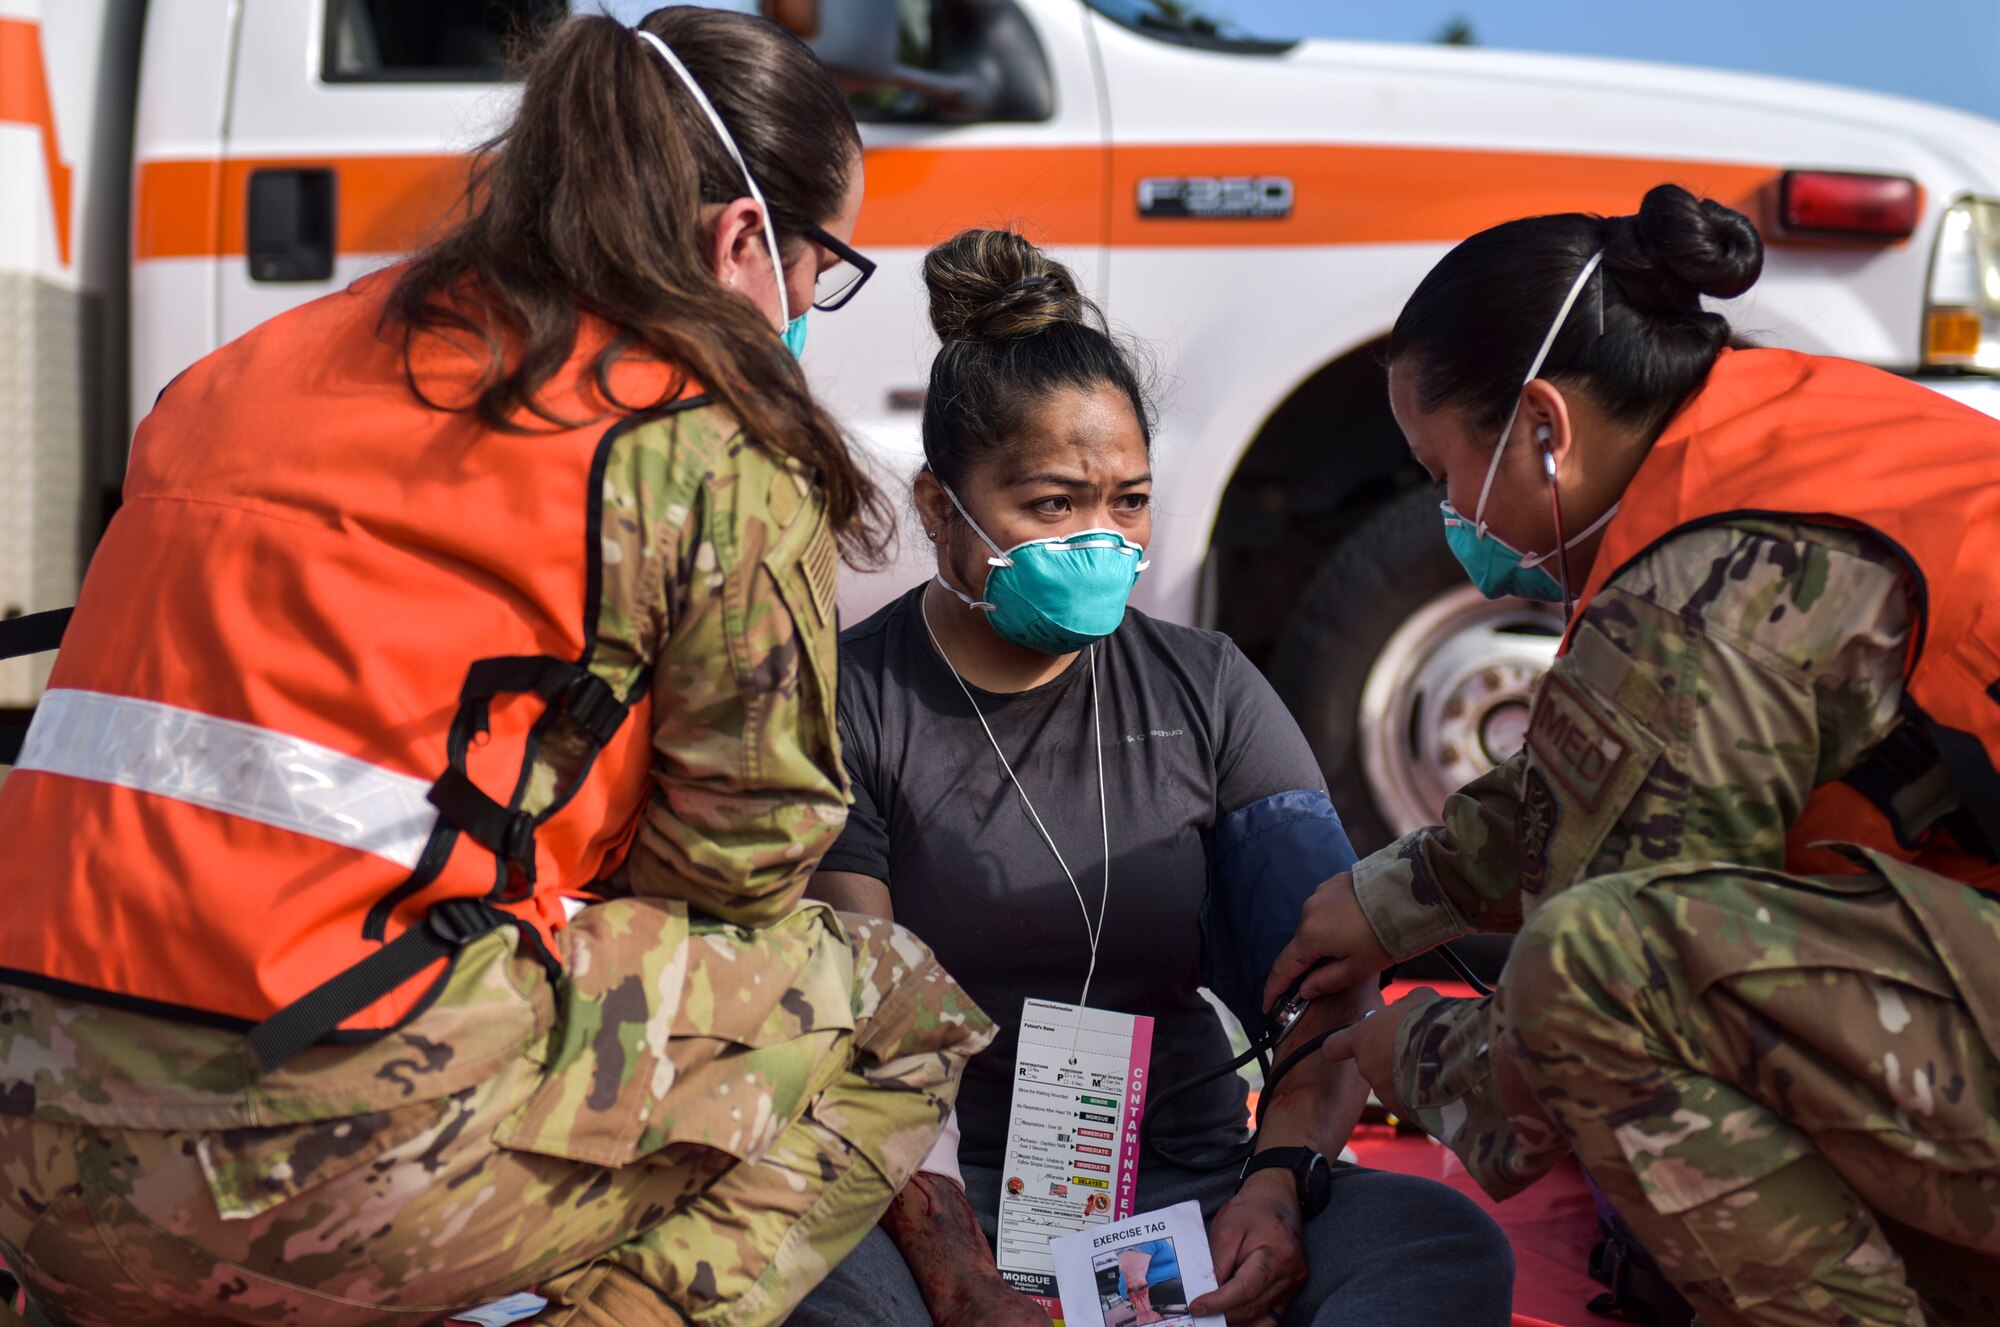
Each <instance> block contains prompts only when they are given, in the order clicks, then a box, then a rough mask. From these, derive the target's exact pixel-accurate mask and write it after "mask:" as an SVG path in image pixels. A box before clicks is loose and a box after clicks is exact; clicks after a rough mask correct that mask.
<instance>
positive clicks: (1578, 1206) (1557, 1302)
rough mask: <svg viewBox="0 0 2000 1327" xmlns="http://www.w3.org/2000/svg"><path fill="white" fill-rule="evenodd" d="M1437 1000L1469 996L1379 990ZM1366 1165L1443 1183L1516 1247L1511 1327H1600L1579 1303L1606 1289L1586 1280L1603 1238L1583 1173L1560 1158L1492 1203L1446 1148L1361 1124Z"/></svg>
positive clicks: (1358, 1148)
mask: <svg viewBox="0 0 2000 1327" xmlns="http://www.w3.org/2000/svg"><path fill="white" fill-rule="evenodd" d="M1420 985H1423V986H1429V987H1430V988H1431V989H1432V990H1435V991H1436V992H1437V993H1438V994H1440V995H1447V996H1455V997H1464V996H1470V995H1471V994H1472V993H1473V992H1472V991H1471V989H1470V988H1468V987H1465V986H1461V985H1459V984H1457V983H1455V982H1442V981H1440V982H1397V983H1395V984H1394V985H1392V986H1390V987H1389V988H1388V989H1387V990H1385V991H1383V992H1382V998H1383V1000H1384V1001H1394V1000H1396V999H1398V998H1400V997H1401V996H1403V995H1405V994H1407V993H1408V992H1410V991H1412V990H1415V989H1416V988H1417V987H1418V986H1420ZM1351 1141H1352V1146H1353V1148H1354V1151H1355V1153H1356V1155H1358V1156H1359V1157H1360V1158H1361V1163H1362V1164H1363V1165H1365V1166H1374V1167H1376V1168H1377V1169H1380V1170H1398V1171H1402V1172H1403V1173H1404V1174H1408V1175H1422V1176H1424V1177H1425V1178H1427V1179H1434V1180H1441V1181H1443V1182H1444V1183H1446V1184H1449V1185H1451V1187H1452V1188H1454V1189H1457V1190H1458V1191H1459V1192H1460V1193H1463V1194H1464V1195H1465V1196H1466V1197H1468V1198H1470V1199H1472V1200H1473V1201H1474V1202H1476V1203H1478V1204H1479V1205H1480V1206H1481V1207H1483V1208H1485V1209H1486V1211H1487V1212H1488V1213H1489V1214H1490V1215H1491V1216H1492V1217H1493V1219H1494V1220H1495V1221H1498V1222H1499V1223H1500V1227H1501V1229H1503V1230H1505V1231H1506V1232H1507V1238H1508V1239H1509V1240H1511V1241H1512V1242H1513V1245H1514V1261H1515V1264H1516V1269H1517V1270H1516V1271H1515V1275H1514V1314H1515V1317H1514V1327H1602V1324H1603V1323H1604V1321H1605V1320H1604V1319H1602V1318H1599V1317H1596V1316H1595V1315H1593V1314H1591V1313H1590V1312H1589V1311H1588V1310H1587V1309H1585V1308H1584V1305H1585V1304H1587V1303H1589V1302H1590V1301H1591V1300H1592V1299H1594V1298H1596V1297H1597V1295H1598V1294H1599V1293H1601V1292H1602V1291H1603V1289H1604V1287H1603V1286H1601V1285H1599V1284H1598V1283H1597V1282H1595V1281H1593V1280H1591V1279H1590V1271H1589V1259H1590V1250H1591V1247H1592V1246H1593V1245H1595V1244H1596V1243H1597V1242H1598V1240H1599V1239H1600V1238H1602V1236H1601V1235H1600V1234H1599V1233H1598V1229H1597V1212H1596V1209H1595V1208H1594V1207H1593V1206H1592V1204H1591V1200H1590V1190H1589V1189H1588V1188H1587V1187H1585V1185H1584V1182H1583V1171H1582V1170H1581V1169H1580V1168H1579V1167H1578V1166H1577V1164H1576V1161H1575V1159H1574V1158H1565V1159H1564V1160H1563V1162H1562V1164H1561V1165H1559V1166H1557V1167H1556V1168H1555V1169H1554V1170H1553V1171H1551V1172H1550V1173H1549V1174H1547V1175H1545V1176H1543V1177H1542V1179H1541V1180H1539V1181H1537V1182H1536V1183H1535V1184H1533V1185H1531V1186H1529V1188H1528V1189H1527V1191H1526V1192H1524V1193H1521V1194H1517V1195H1516V1196H1515V1197H1512V1198H1509V1199H1508V1200H1507V1201H1506V1202H1504V1203H1496V1202H1494V1201H1493V1200H1492V1199H1491V1198H1488V1197H1487V1196H1486V1193H1485V1191H1484V1190H1483V1189H1481V1188H1480V1187H1479V1185H1478V1184H1476V1183H1474V1182H1473V1179H1472V1177H1471V1176H1470V1175H1468V1174H1466V1171H1465V1167H1464V1165H1462V1164H1461V1163H1460V1162H1459V1159H1458V1158H1457V1157H1455V1156H1453V1155H1452V1153H1451V1151H1450V1150H1449V1149H1447V1148H1444V1147H1441V1146H1439V1145H1438V1144H1437V1143H1434V1142H1432V1141H1431V1140H1430V1139H1428V1138H1424V1137H1420V1136H1417V1135H1411V1134H1404V1135H1400V1136H1399V1135H1397V1134H1396V1133H1395V1132H1394V1131H1393V1130H1391V1129H1387V1128H1382V1127H1377V1126H1369V1125H1363V1126H1362V1127H1361V1128H1359V1129H1356V1130H1355V1131H1354V1137H1353V1139H1352V1140H1351Z"/></svg>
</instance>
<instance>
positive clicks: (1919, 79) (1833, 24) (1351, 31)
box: [1197, 0, 2000, 120]
mask: <svg viewBox="0 0 2000 1327" xmlns="http://www.w3.org/2000/svg"><path fill="white" fill-rule="evenodd" d="M1197 3H1198V4H1199V6H1200V7H1201V8H1202V9H1203V10H1204V11H1206V12H1208V13H1211V14H1214V15H1215V16H1217V17H1219V18H1225V19H1230V20H1233V21H1234V22H1235V23H1236V24H1237V25H1238V26H1239V27H1242V28H1244V29H1245V30H1247V31H1250V32H1254V33H1258V34H1260V35H1269V36H1291V37H1302V36H1304V37H1347V38H1355V39H1359V40H1364V41H1428V40H1430V39H1431V38H1433V37H1434V36H1436V35H1437V33H1438V32H1439V31H1440V30H1441V29H1443V28H1444V27H1445V25H1446V24H1447V23H1449V22H1451V21H1452V20H1453V19H1455V18H1463V19H1465V20H1466V21H1468V22H1470V23H1471V25H1472V29H1473V33H1474V35H1475V36H1476V38H1477V39H1478V42H1479V44H1480V45H1482V46H1496V47H1503V48H1507V49H1512V50H1533V51H1559V52H1563V53H1566V54H1572V55H1616V56H1627V57H1631V58H1635V59H1642V60H1664V61H1668V62H1671V63H1674V64H1697V65H1710V66H1714V67H1717V68H1725V69H1743V70H1749V71H1752V72H1756V73H1769V74H1785V75H1789V76H1791V77H1795V78H1812V79H1819V80H1822V81H1824V82H1829V83H1846V84H1850V85H1852V86H1855V87H1865V88H1874V89H1877V90H1879V91H1883V92H1894V93H1897V94H1899V95H1902V96H1908V97H1918V98H1921V99H1923V100H1925V101H1937V102H1943V103H1945V104H1946V105H1950V106H1958V107H1962V108H1964V109H1966V110H1970V111H1976V112H1978V113H1980V114H1982V115H1987V116H1991V117H1993V118H1994V119H1996V120H2000V0H1902V3H1894V2H1893V0H1888V2H1885V0H1647V2H1645V3H1640V2H1639V0H1197Z"/></svg>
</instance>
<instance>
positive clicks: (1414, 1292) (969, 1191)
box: [788, 1162, 1514, 1327]
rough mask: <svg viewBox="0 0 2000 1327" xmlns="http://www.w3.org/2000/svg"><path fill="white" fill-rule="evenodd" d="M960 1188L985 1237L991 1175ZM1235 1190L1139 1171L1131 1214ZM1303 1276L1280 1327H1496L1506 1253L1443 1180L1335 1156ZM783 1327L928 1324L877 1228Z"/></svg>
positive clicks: (974, 1177) (1214, 1181) (971, 1177)
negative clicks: (1329, 1194)
mask: <svg viewBox="0 0 2000 1327" xmlns="http://www.w3.org/2000/svg"><path fill="white" fill-rule="evenodd" d="M964 1170H965V1192H966V1196H967V1197H968V1198H970V1199H971V1200H972V1210H973V1211H975V1212H977V1213H978V1214H979V1224H980V1226H981V1227H982V1228H983V1229H984V1230H985V1231H986V1239H987V1242H988V1243H989V1244H990V1243H991V1242H992V1241H993V1235H994V1226H995V1223H996V1220H997V1214H998V1212H999V1210H1000V1172H999V1171H998V1170H997V1169H994V1168H992V1167H987V1166H966V1167H964ZM1235 1191H1236V1172H1235V1169H1234V1168H1233V1167H1232V1168H1229V1169H1225V1170H1216V1171H1188V1170H1181V1169H1179V1168H1178V1167H1174V1166H1165V1165H1153V1166H1142V1167H1140V1170H1139V1195H1138V1209H1137V1210H1139V1211H1141V1212H1148V1211H1152V1210H1154V1209H1156V1208H1161V1207H1171V1206H1173V1205H1174V1204H1175V1203H1181V1202H1186V1201H1187V1200H1188V1199H1190V1198H1192V1199H1194V1200H1195V1201H1197V1202H1199V1203H1200V1204H1201V1210H1202V1214H1203V1215H1204V1216H1211V1217H1212V1216H1214V1215H1215V1212H1216V1209H1218V1208H1220V1207H1221V1206H1222V1204H1223V1203H1225V1202H1227V1201H1228V1199H1229V1197H1230V1195H1231V1194H1233V1193H1234V1192H1235ZM1305 1234H1306V1263H1307V1266H1308V1267H1309V1268H1310V1269H1311V1273H1312V1279H1311V1280H1310V1281H1308V1282H1307V1283H1306V1288H1305V1289H1304V1290H1303V1291H1301V1292H1300V1293H1299V1297H1298V1298H1297V1299H1296V1300H1294V1301H1292V1307H1291V1311H1290V1312H1288V1313H1287V1314H1286V1315H1285V1317H1284V1322H1283V1327H1335V1325H1336V1324H1338V1327H1438V1324H1440V1323H1450V1324H1452V1327H1506V1324H1507V1323H1508V1321H1509V1320H1510V1318H1511V1313H1510V1311H1509V1305H1510V1304H1511V1303H1512V1302H1513V1295H1514V1252H1513V1250H1512V1249H1511V1248H1510V1247H1509V1246H1508V1243H1507V1237H1506V1236H1505V1235H1504V1234H1502V1233H1501V1231H1500V1227H1499V1226H1497V1225H1495V1224H1494V1222H1493V1219H1492V1218H1491V1217H1489V1216H1487V1215H1486V1213H1484V1212H1482V1211H1481V1210H1480V1209H1479V1207H1478V1205H1477V1204H1476V1203H1474V1202H1473V1201H1472V1200H1471V1199H1469V1198H1467V1197H1465V1196H1464V1195H1463V1194H1461V1193H1459V1192H1457V1191H1456V1190H1454V1189H1452V1188H1451V1187H1449V1186H1448V1185H1444V1184H1439V1183H1437V1182H1436V1181H1434V1180H1426V1179H1420V1178H1418V1177H1416V1176H1414V1175H1398V1174H1395V1173H1394V1172H1391V1171H1384V1170H1368V1169H1365V1168H1363V1167H1361V1166H1351V1165H1346V1164H1343V1163H1339V1162H1336V1163H1335V1164H1334V1167H1333V1201H1332V1202H1330V1203H1328V1204H1327V1208H1326V1211H1324V1212H1322V1213H1320V1214H1319V1216H1317V1217H1316V1218H1314V1219H1313V1220H1312V1221H1310V1222H1308V1223H1307V1224H1306V1232H1305ZM788 1322H789V1323H791V1324H792V1327H863V1325H864V1324H865V1325H866V1327H931V1318H930V1314H929V1313H928V1312H926V1311H925V1308H924V1299H923V1295H922V1294H921V1293H919V1292H918V1290H917V1284H916V1281H915V1280H914V1279H912V1277H911V1276H910V1269H909V1268H908V1267H907V1266H906V1265H905V1264H904V1262H903V1255H902V1254H901V1253H899V1252H898V1251H897V1249H896V1246H895V1244H894V1243H893V1242H892V1241H891V1240H890V1239H889V1237H888V1235H886V1234H884V1233H883V1231H882V1228H881V1227H880V1226H877V1227H875V1229H873V1230H871V1231H869V1232H868V1234H867V1236H866V1237H865V1238H864V1239H863V1240H862V1241H861V1244H860V1246H859V1247H858V1248H856V1249H855V1250H854V1252H853V1253H851V1254H849V1255H848V1256H847V1259H846V1261H844V1262H842V1263H841V1264H840V1265H839V1266H838V1267H836V1268H834V1269H833V1274H832V1275H830V1276H829V1277H827V1279H826V1280H825V1281H823V1282H821V1283H820V1286H819V1288H818V1289H816V1290H814V1291H813V1292H812V1294H810V1295H808V1296H806V1299H805V1302H804V1303H803V1304H801V1305H799V1307H798V1309H797V1310H796V1311H794V1312H793V1314H792V1316H791V1318H790V1319H788Z"/></svg>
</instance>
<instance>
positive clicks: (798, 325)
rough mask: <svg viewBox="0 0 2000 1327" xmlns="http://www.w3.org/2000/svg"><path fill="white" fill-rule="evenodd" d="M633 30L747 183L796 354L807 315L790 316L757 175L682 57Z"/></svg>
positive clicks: (768, 211)
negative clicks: (677, 81)
mask: <svg viewBox="0 0 2000 1327" xmlns="http://www.w3.org/2000/svg"><path fill="white" fill-rule="evenodd" d="M633 31H634V32H636V33H638V34H639V39H640V40H641V41H643V42H645V43H646V44H647V45H649V46H651V47H652V48H653V49H654V50H656V51H658V52H659V53H660V58H661V59H662V60H665V61H666V62H667V65H668V67H669V68H671V69H672V70H673V71H674V72H675V73H676V74H679V75H680V76H681V82H683V83H685V84H687V90H688V91H689V92H690V93H692V94H694V100H695V104H696V105H697V106H700V107H701V110H702V114H704V115H706V116H707V117H708V122H709V123H710V124H711V125H713V126H715V136H716V137H717V138H719V139H721V140H722V150H723V151H725V152H727V153H728V154H729V159H730V160H731V161H733V162H735V163H736V169H737V170H740V171H742V172H743V183H744V184H745V185H747V186H749V189H750V200H751V201H752V202H754V203H755V204H757V211H758V212H759V213H761V214H762V217H763V221H764V244H765V245H766V247H768V248H769V249H770V251H771V273H772V279H773V280H775V281H776V282H777V285H778V325H779V326H780V327H781V328H783V329H784V337H785V344H786V345H788V346H790V345H791V344H792V342H793V340H794V339H796V340H797V342H798V345H797V346H796V347H794V349H793V351H792V353H793V354H797V353H798V352H799V350H802V349H804V348H805V340H806V338H805V331H804V329H805V321H806V316H805V314H803V313H801V314H800V315H799V316H798V317H797V318H794V317H792V302H791V300H790V299H788V298H787V297H786V295H785V264H784V260H783V259H781V258H779V257H778V231H777V228H776V227H775V226H773V225H772V224H771V208H770V205H769V204H768V203H766V202H765V201H764V191H763V190H762V189H759V188H758V187H757V180H756V177H755V176H753V175H751V174H750V167H749V166H748V165H746V164H745V163H744V160H743V154H742V153H741V152H739V151H737V150H736V140H735V139H734V138H733V137H731V136H730V133H729V126H728V125H726V124H724V123H723V122H722V117H721V116H720V115H718V114H716V110H715V106H714V104H713V103H712V102H710V101H709V99H708V94H707V93H705V92H703V91H702V90H701V84H699V83H697V82H695V81H694V75H693V74H691V73H689V72H688V67H687V66H686V65H684V64H682V63H681V58H680V57H679V56H678V55H675V54H674V52H673V48H672V47H670V46H668V45H667V44H666V43H665V42H663V41H661V40H660V39H659V38H658V37H655V36H654V35H653V34H652V33H650V32H648V31H646V30H645V29H644V28H634V29H633Z"/></svg>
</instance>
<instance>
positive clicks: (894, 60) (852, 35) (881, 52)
mask: <svg viewBox="0 0 2000 1327" xmlns="http://www.w3.org/2000/svg"><path fill="white" fill-rule="evenodd" d="M764 12H765V15H766V16H767V17H769V18H771V19H772V20H773V21H775V22H778V23H781V24H783V25H784V26H785V27H786V28H787V29H789V30H790V31H792V32H794V33H797V34H798V35H799V36H800V37H802V38H804V39H805V41H806V43H807V44H808V45H810V46H811V47H812V48H813V52H814V53H815V54H816V55H818V56H819V58H820V59H821V60H822V61H824V62H825V64H826V65H827V67H828V68H830V69H832V70H833V72H834V73H835V74H836V75H838V76H839V78H840V82H841V86H842V87H844V88H846V89H847V90H848V91H849V92H850V93H859V92H866V91H869V90H871V89H877V88H900V89H903V90H904V91H907V92H913V93H916V94H917V95H918V96H919V97H922V98H924V99H925V100H926V101H928V102H929V103H930V104H931V105H932V106H933V107H934V108H935V118H937V119H940V120H953V121H967V120H1042V119H1047V118H1048V117H1049V116H1051V115H1053V114H1054V111H1055V98H1054V90H1053V88H1052V87H1051V85H1050V79H1049V70H1048V61H1047V59H1046V57H1044V55H1043V54H1042V49H1041V43H1040V42H1039V41H1038V40H1037V39H1036V37H1035V33H1034V29H1033V27H1032V26H1031V25H1030V23H1029V21H1028V19H1027V16H1026V15H1024V14H1023V13H1021V11H1020V9H1019V7H1018V6H1016V5H1015V4H1014V2H1013V0H951V2H950V3H946V2H945V0H929V3H924V0H917V3H915V4H912V3H911V2H910V0H764ZM913 51H921V52H923V53H925V55H926V56H927V57H928V58H927V64H928V66H929V67H922V68H920V67H918V66H917V65H915V64H912V63H909V62H908V54H909V53H910V52H913Z"/></svg>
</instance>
